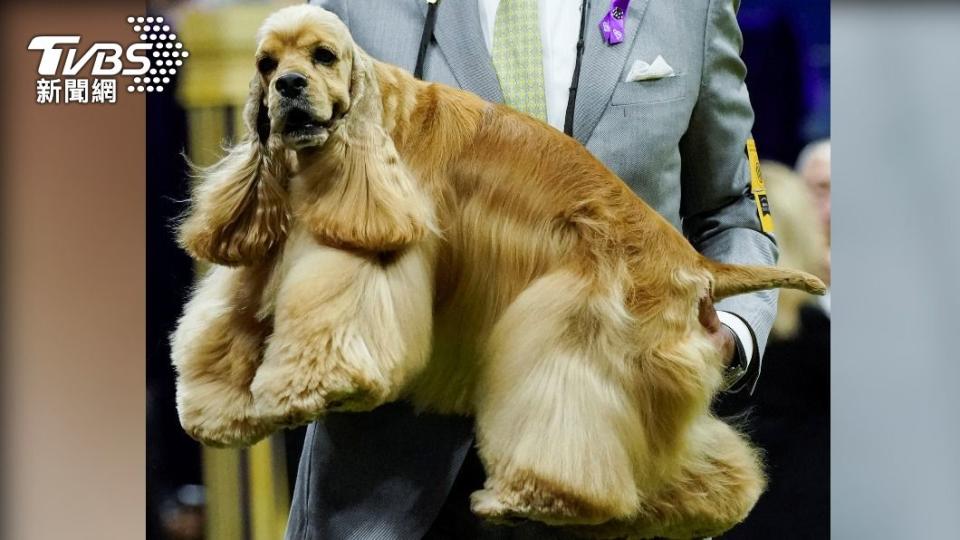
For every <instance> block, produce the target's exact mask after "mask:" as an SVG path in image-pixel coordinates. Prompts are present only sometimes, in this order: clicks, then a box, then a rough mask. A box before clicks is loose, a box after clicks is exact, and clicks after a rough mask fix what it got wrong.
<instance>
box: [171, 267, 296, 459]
mask: <svg viewBox="0 0 960 540" xmlns="http://www.w3.org/2000/svg"><path fill="white" fill-rule="evenodd" d="M268 273H269V265H258V266H254V267H242V268H227V267H224V266H214V267H213V268H211V269H210V271H209V273H208V274H207V275H206V276H205V277H203V279H201V280H200V282H199V284H198V285H197V287H196V289H195V290H194V292H193V294H192V295H191V298H190V301H189V302H188V303H187V305H186V307H185V308H184V312H183V316H182V317H181V318H180V320H179V321H178V322H177V329H176V330H175V331H174V333H173V334H172V335H171V338H170V345H171V356H172V359H173V365H174V367H175V368H176V370H177V412H178V413H179V415H180V423H181V424H182V425H183V428H184V430H186V431H187V433H189V434H190V435H191V436H192V437H194V438H195V439H198V440H200V441H202V442H204V443H205V444H209V445H212V446H243V445H248V444H252V443H253V442H255V441H257V440H258V439H260V438H262V437H263V436H265V435H267V434H268V433H270V432H271V431H273V430H274V429H276V427H277V426H276V425H274V424H272V423H269V422H265V421H264V420H263V418H261V417H260V415H259V414H258V413H257V411H256V408H255V406H254V403H253V396H252V394H251V393H250V383H251V381H252V380H253V376H254V373H255V372H256V370H257V367H258V366H259V365H260V359H261V355H262V353H263V340H264V338H265V337H266V335H267V333H268V332H269V331H270V325H269V322H268V321H265V320H263V318H262V316H259V315H258V311H259V310H260V301H261V298H260V295H261V294H262V291H263V288H264V286H265V284H266V282H267V280H268V277H269V276H268Z"/></svg>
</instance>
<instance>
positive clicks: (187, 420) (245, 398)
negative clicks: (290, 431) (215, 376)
mask: <svg viewBox="0 0 960 540" xmlns="http://www.w3.org/2000/svg"><path fill="white" fill-rule="evenodd" d="M191 390H194V391H193V392H187V391H186V389H182V390H181V392H180V395H178V399H177V409H178V413H179V415H180V424H181V425H182V426H183V429H184V431H186V432H187V434H188V435H190V436H191V437H193V438H194V439H196V440H198V441H200V442H201V443H203V444H205V445H207V446H213V447H217V448H236V447H243V446H250V445H252V444H253V443H255V442H257V441H259V440H260V439H262V438H264V437H266V436H267V435H269V434H270V433H272V432H274V431H276V430H277V429H278V428H279V427H280V426H278V425H277V424H276V423H275V422H272V421H270V420H269V419H267V418H264V417H262V416H261V415H260V414H259V413H258V411H257V410H256V409H255V408H254V405H253V398H252V396H250V394H249V393H248V392H247V393H243V392H239V391H235V392H225V391H224V392H221V393H219V394H217V393H209V392H207V393H202V394H201V393H199V392H197V391H196V389H191Z"/></svg>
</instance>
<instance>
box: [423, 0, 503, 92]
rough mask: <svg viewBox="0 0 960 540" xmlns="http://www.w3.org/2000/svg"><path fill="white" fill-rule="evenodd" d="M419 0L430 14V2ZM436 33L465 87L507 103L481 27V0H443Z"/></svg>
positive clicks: (459, 81)
mask: <svg viewBox="0 0 960 540" xmlns="http://www.w3.org/2000/svg"><path fill="white" fill-rule="evenodd" d="M417 3H419V4H420V6H421V9H422V10H423V12H424V14H426V12H427V2H425V1H424V0H417ZM433 35H434V37H435V38H436V40H437V45H438V46H439V47H440V53H441V54H442V55H443V57H444V59H445V60H446V61H447V65H449V66H450V70H451V71H453V76H454V77H456V79H457V83H459V84H460V87H461V88H463V89H464V90H469V91H471V92H473V93H474V94H477V95H478V96H480V97H482V98H483V99H486V100H487V101H492V102H494V103H503V93H502V92H501V91H500V81H499V80H498V79H497V72H496V71H494V69H493V62H492V61H491V60H490V54H489V53H488V52H487V46H486V44H485V43H484V41H483V32H482V31H481V30H480V14H479V12H478V11H477V0H446V1H441V2H440V5H439V6H438V7H437V27H436V29H435V30H434V34H433Z"/></svg>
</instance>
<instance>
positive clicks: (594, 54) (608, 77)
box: [467, 0, 650, 144]
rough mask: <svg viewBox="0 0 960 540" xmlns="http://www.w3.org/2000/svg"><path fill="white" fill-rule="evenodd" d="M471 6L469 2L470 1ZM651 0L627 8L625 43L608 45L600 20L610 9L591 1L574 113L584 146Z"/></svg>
mask: <svg viewBox="0 0 960 540" xmlns="http://www.w3.org/2000/svg"><path fill="white" fill-rule="evenodd" d="M467 3H470V2H467ZM649 3H650V0H633V2H631V3H630V7H629V8H628V9H627V20H626V22H625V24H624V29H625V35H626V37H625V38H624V40H623V42H622V43H618V44H616V45H607V44H606V42H604V41H603V37H602V36H601V35H600V19H602V18H603V17H604V15H606V14H607V11H608V10H609V9H610V2H609V1H606V0H591V5H590V13H589V19H587V26H586V28H584V36H583V37H584V51H583V60H582V62H581V65H580V92H578V93H577V104H576V109H575V110H574V112H573V135H574V137H575V138H576V139H577V140H578V141H580V142H581V143H583V144H586V143H587V140H588V139H589V138H590V135H591V134H592V133H593V130H594V128H596V127H597V122H599V121H600V117H601V116H602V115H603V111H604V110H606V108H607V104H608V103H610V96H612V95H613V91H614V89H615V88H616V86H617V83H619V82H620V73H622V72H623V68H624V65H625V64H626V62H627V58H628V57H629V56H630V50H631V49H633V43H634V41H635V40H636V38H637V33H638V30H639V28H640V22H641V21H642V20H643V15H644V13H645V12H646V11H647V5H648V4H649Z"/></svg>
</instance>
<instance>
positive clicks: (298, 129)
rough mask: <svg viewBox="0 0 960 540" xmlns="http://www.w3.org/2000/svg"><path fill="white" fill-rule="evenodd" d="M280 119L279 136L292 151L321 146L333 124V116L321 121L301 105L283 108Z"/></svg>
mask: <svg viewBox="0 0 960 540" xmlns="http://www.w3.org/2000/svg"><path fill="white" fill-rule="evenodd" d="M281 118H282V122H281V124H282V125H281V128H280V134H281V135H282V136H283V141H284V143H286V144H287V145H288V146H290V147H291V148H293V149H300V148H305V147H307V146H320V145H322V144H323V143H324V142H326V140H327V138H328V137H329V136H330V129H331V127H332V126H333V122H334V117H333V116H331V117H330V118H327V119H322V118H320V117H318V116H317V115H316V114H315V113H314V112H313V111H311V110H310V109H309V108H307V107H304V106H302V105H293V106H290V107H287V108H285V110H284V112H283V114H282V117H281Z"/></svg>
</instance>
